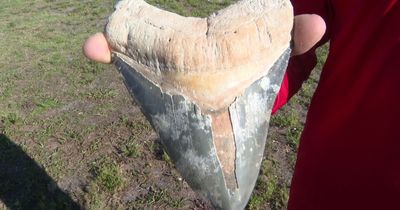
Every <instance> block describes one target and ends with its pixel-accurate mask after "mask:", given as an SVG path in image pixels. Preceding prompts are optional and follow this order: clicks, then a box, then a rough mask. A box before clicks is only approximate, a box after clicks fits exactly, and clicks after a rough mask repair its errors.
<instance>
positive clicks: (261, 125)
mask: <svg viewBox="0 0 400 210" xmlns="http://www.w3.org/2000/svg"><path fill="white" fill-rule="evenodd" d="M292 24H293V11H292V6H291V4H290V1H289V0H242V1H238V2H236V3H235V4H233V5H230V6H228V7H227V8H225V9H222V10H220V11H218V12H215V13H214V14H212V15H210V16H209V17H206V18H195V17H182V16H179V15H177V14H174V13H171V12H168V11H164V10H162V9H159V8H156V7H154V6H151V5H149V4H147V3H146V2H144V1H143V0H123V1H120V2H119V3H118V4H117V5H116V7H115V11H114V13H113V14H112V15H111V16H110V17H109V20H108V23H107V25H106V28H105V34H106V37H107V40H108V42H109V43H110V46H111V48H112V49H113V60H114V64H115V65H116V67H117V69H118V70H119V71H120V73H121V74H122V77H123V79H124V82H125V85H126V87H127V88H128V90H129V91H130V93H131V95H132V96H133V98H134V99H135V100H136V101H137V102H138V103H139V104H140V106H141V109H142V111H143V113H144V114H145V116H146V117H147V119H148V120H149V121H150V123H151V125H152V126H153V128H154V129H155V130H156V131H157V132H158V134H159V136H160V139H161V142H162V144H163V146H164V147H165V150H166V152H167V153H168V155H169V156H170V158H171V160H172V162H173V163H174V164H175V166H176V168H177V170H178V171H179V172H180V174H181V175H182V177H183V178H184V179H185V180H186V181H187V183H188V184H189V185H190V186H191V188H192V189H193V190H195V191H197V192H199V193H200V194H201V195H202V196H204V197H205V198H207V199H208V200H209V201H210V202H211V204H212V205H213V207H214V208H216V209H244V208H245V206H246V204H247V202H248V200H249V198H250V195H251V193H252V191H253V188H254V186H255V183H256V180H257V177H258V173H259V170H260V165H261V161H262V157H263V153H264V147H265V142H266V138H267V131H268V124H269V119H270V115H271V108H272V105H273V102H274V100H275V97H276V94H277V92H278V91H279V87H280V83H281V81H282V78H283V75H284V71H285V69H286V66H287V62H288V59H289V56H290V39H291V30H292Z"/></svg>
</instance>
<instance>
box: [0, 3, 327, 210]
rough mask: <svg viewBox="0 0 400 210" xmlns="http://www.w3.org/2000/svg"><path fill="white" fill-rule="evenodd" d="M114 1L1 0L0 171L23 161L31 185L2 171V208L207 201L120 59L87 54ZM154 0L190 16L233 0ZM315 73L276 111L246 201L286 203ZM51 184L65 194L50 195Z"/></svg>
mask: <svg viewBox="0 0 400 210" xmlns="http://www.w3.org/2000/svg"><path fill="white" fill-rule="evenodd" d="M115 2H116V1H115V0H103V1H100V0H85V1H79V0H69V1H63V0H32V1H22V0H13V1H9V0H6V1H2V3H1V4H2V6H1V7H0V28H1V29H2V30H1V31H0V51H1V54H2V56H0V135H1V138H0V140H1V142H0V146H1V147H0V163H1V164H0V175H2V172H4V171H7V170H11V169H13V168H17V169H18V170H20V171H19V174H18V176H19V177H21V180H23V182H21V183H26V187H24V188H21V187H20V188H18V189H15V188H16V186H17V187H18V186H19V185H18V184H16V183H10V182H9V180H10V179H6V178H4V179H1V180H0V186H5V187H6V188H2V189H0V209H5V208H19V207H21V206H32V205H33V204H34V203H32V202H36V203H37V205H38V206H39V207H43V208H44V209H46V208H47V209H68V208H66V205H65V204H66V203H67V204H69V205H70V206H73V205H75V204H78V205H79V206H81V207H82V208H84V209H118V208H123V209H129V208H131V209H134V208H139V209H149V208H150V209H151V208H155V209H157V208H158V209H189V208H203V207H204V208H207V204H205V203H203V202H202V201H201V199H199V197H198V195H196V194H195V193H193V192H192V191H191V190H190V188H189V187H188V186H187V184H185V183H184V182H182V181H181V178H180V176H179V174H178V173H177V172H176V171H175V170H174V169H173V166H172V164H171V160H170V159H169V157H168V155H166V154H165V153H164V151H162V149H161V148H160V145H159V143H157V136H156V135H155V133H154V132H153V130H152V128H151V126H150V124H149V123H148V122H147V121H146V120H145V118H144V116H143V115H142V114H141V113H140V109H139V108H138V106H137V105H136V104H135V103H134V102H133V101H132V99H131V98H130V96H129V93H128V91H127V90H126V88H125V87H124V85H123V82H122V80H121V78H120V77H119V75H118V73H117V72H116V70H115V68H114V67H113V66H110V65H100V64H96V63H93V62H90V61H88V60H87V59H85V58H84V57H83V56H82V53H81V44H82V42H83V41H84V40H85V39H86V38H87V37H88V36H89V35H90V34H93V33H95V32H97V31H101V30H103V26H104V24H105V22H106V18H107V16H108V15H109V14H110V13H111V12H112V8H113V5H114V3H115ZM149 2H150V3H151V4H153V5H158V6H159V7H162V8H166V9H168V10H171V11H174V12H178V13H179V14H181V15H185V16H206V15H208V14H210V13H212V12H213V11H215V10H216V9H217V8H221V7H225V6H227V5H228V4H230V3H232V2H233V1H227V0H222V1H207V0H149ZM326 54H327V51H326V47H325V48H323V49H322V50H320V51H319V55H320V58H321V59H320V60H321V62H320V63H319V64H318V67H317V68H321V64H322V60H324V58H326ZM317 81H318V71H316V72H315V73H313V74H312V75H311V79H310V80H309V81H308V82H307V83H306V84H304V86H303V89H302V90H301V91H300V92H299V94H298V95H296V96H295V98H294V99H293V100H292V102H290V103H289V104H288V106H287V107H285V108H284V109H283V110H281V111H279V113H278V115H276V116H274V117H273V118H272V122H271V132H270V136H269V137H268V138H269V139H270V140H269V142H268V144H267V147H266V153H265V160H264V162H263V166H262V171H261V173H260V179H259V180H258V182H257V187H256V189H255V191H254V194H253V196H252V198H251V201H250V203H249V206H248V209H267V208H271V209H274V210H275V209H284V208H285V205H286V202H287V195H288V189H289V186H290V177H291V172H292V170H293V164H294V161H295V154H296V149H297V146H298V144H299V136H300V133H301V129H302V126H303V124H304V117H305V112H306V109H307V106H308V104H309V100H310V98H311V95H312V93H313V90H314V89H315V86H316V82H317ZM4 142H7V143H4ZM10 145H11V146H10ZM27 160H28V161H27ZM16 166H26V167H24V168H18V167H16ZM5 169H7V170H5ZM28 169H29V170H28ZM43 177H45V178H43ZM7 180H8V181H7ZM35 186H36V187H35ZM47 186H49V187H47ZM49 189H50V191H49ZM53 192H57V193H53ZM63 192H67V194H64V193H63ZM26 193H28V194H29V193H30V194H32V193H33V194H35V195H37V196H33V197H29V196H25V195H26ZM52 194H57V195H59V198H60V199H53V200H52V197H51V195H52ZM7 196H9V197H10V198H15V199H8V197H7ZM17 198H18V199H17ZM19 198H21V199H19ZM35 199H36V200H35ZM46 203H48V204H49V205H47V206H46ZM67 206H68V205H67ZM43 208H42V209H43Z"/></svg>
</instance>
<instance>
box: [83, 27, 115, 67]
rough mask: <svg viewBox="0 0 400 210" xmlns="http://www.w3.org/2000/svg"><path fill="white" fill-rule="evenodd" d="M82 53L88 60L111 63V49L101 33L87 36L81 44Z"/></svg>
mask: <svg viewBox="0 0 400 210" xmlns="http://www.w3.org/2000/svg"><path fill="white" fill-rule="evenodd" d="M83 54H84V55H85V56H86V57H87V58H89V59H90V60H93V61H96V62H100V63H111V51H110V47H109V45H108V43H107V40H106V37H105V36H104V34H103V33H97V34H94V35H92V36H91V37H89V38H88V39H87V40H86V42H85V44H84V45H83Z"/></svg>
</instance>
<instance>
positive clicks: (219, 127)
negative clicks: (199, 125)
mask: <svg viewBox="0 0 400 210" xmlns="http://www.w3.org/2000/svg"><path fill="white" fill-rule="evenodd" d="M211 119H212V122H213V123H212V127H211V129H212V136H213V141H214V145H215V149H216V150H217V156H218V159H219V162H220V163H221V167H222V172H223V173H224V178H225V182H226V185H227V187H228V188H229V189H231V190H232V191H233V190H235V189H236V188H237V187H238V185H237V181H236V174H235V161H236V143H235V137H234V133H233V128H232V122H231V118H230V114H229V111H228V110H225V111H223V112H218V113H212V114H211Z"/></svg>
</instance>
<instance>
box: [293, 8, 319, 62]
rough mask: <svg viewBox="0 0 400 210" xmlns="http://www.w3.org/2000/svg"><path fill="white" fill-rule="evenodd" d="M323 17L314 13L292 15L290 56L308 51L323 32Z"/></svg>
mask: <svg viewBox="0 0 400 210" xmlns="http://www.w3.org/2000/svg"><path fill="white" fill-rule="evenodd" d="M325 31H326V24H325V21H324V19H323V18H322V17H321V16H319V15H316V14H303V15H297V16H295V17H294V31H293V38H292V39H293V45H294V46H293V51H292V56H295V55H301V54H303V53H305V52H307V51H309V50H310V49H311V48H312V47H314V45H315V44H317V42H318V41H320V40H321V38H322V36H323V35H324V34H325Z"/></svg>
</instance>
